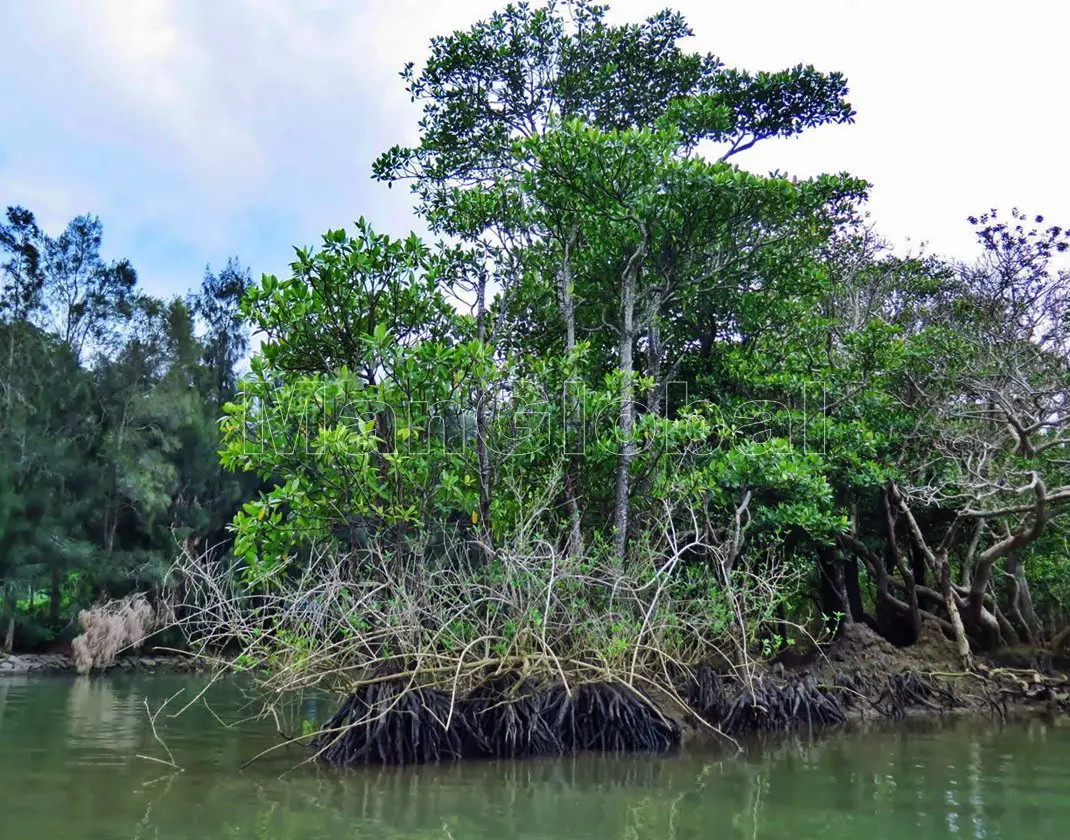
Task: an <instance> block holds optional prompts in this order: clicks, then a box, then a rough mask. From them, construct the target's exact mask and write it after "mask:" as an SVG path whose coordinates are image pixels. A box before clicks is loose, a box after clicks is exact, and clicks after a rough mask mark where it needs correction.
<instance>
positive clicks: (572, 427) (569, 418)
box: [557, 227, 583, 557]
mask: <svg viewBox="0 0 1070 840" xmlns="http://www.w3.org/2000/svg"><path fill="white" fill-rule="evenodd" d="M578 233H579V232H578V230H577V228H576V227H573V228H572V231H571V232H570V233H569V236H568V239H567V241H566V242H565V247H564V254H563V255H562V259H561V267H560V269H558V273H557V300H558V306H559V307H560V309H561V318H562V319H563V320H564V322H565V353H566V355H567V356H568V357H569V358H570V359H571V357H572V354H573V353H574V352H575V350H576V304H575V299H574V298H573V295H572V262H571V252H572V248H573V246H574V245H575V244H576V238H577V236H578ZM565 390H566V392H567V393H566V394H565V395H564V396H565V402H564V408H565V411H566V412H567V415H566V417H565V441H564V443H565V448H566V451H565V506H566V507H567V509H568V531H569V540H568V551H569V554H570V555H572V556H574V557H575V556H579V555H581V554H582V553H583V531H582V528H581V522H580V502H579V483H580V481H579V465H578V464H577V463H576V453H575V451H574V450H573V447H574V445H575V444H576V438H577V435H576V428H577V426H576V414H577V413H578V410H579V407H578V405H577V403H576V399H575V395H574V394H573V391H572V387H571V383H568V382H566V383H565Z"/></svg>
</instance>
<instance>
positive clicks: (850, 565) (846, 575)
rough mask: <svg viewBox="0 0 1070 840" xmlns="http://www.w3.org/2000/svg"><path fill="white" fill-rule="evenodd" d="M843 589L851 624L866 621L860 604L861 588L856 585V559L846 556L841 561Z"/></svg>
mask: <svg viewBox="0 0 1070 840" xmlns="http://www.w3.org/2000/svg"><path fill="white" fill-rule="evenodd" d="M843 588H844V591H845V592H846V593H847V607H848V609H847V613H848V615H849V616H850V619H851V621H852V622H859V623H861V622H864V621H865V620H866V608H865V606H864V605H863V604H862V587H861V586H860V585H859V583H858V558H857V557H855V556H853V555H848V556H847V557H845V558H844V560H843Z"/></svg>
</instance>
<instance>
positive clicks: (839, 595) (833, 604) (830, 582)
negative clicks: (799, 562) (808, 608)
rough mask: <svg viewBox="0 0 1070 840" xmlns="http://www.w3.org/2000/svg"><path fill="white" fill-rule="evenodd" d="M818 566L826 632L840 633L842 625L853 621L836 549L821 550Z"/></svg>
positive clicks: (830, 547) (825, 548) (828, 547)
mask: <svg viewBox="0 0 1070 840" xmlns="http://www.w3.org/2000/svg"><path fill="white" fill-rule="evenodd" d="M817 565H818V568H819V569H820V571H821V585H820V586H819V587H818V593H819V595H820V598H821V612H822V613H823V614H824V617H825V630H826V632H829V633H839V630H840V626H841V623H843V624H849V623H850V621H851V607H850V604H849V603H848V602H847V587H846V585H845V583H844V576H843V565H842V564H841V563H840V561H839V558H838V557H837V556H836V549H835V548H834V547H832V546H822V547H821V548H819V549H818V550H817Z"/></svg>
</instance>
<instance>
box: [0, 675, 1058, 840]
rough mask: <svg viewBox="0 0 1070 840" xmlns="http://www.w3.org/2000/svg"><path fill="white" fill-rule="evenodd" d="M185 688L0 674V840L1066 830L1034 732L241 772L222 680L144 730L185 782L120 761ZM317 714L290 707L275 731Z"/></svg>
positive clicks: (1049, 762)
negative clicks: (734, 750) (177, 713)
mask: <svg viewBox="0 0 1070 840" xmlns="http://www.w3.org/2000/svg"><path fill="white" fill-rule="evenodd" d="M200 687H201V684H200V683H198V682H196V681H195V680H190V679H189V678H178V677H174V678H171V677H165V676H159V675H155V676H152V677H142V678H128V679H125V680H124V679H110V678H109V679H91V680H87V679H81V680H74V679H58V678H51V679H40V678H31V679H28V680H27V679H22V680H0V814H3V827H4V830H3V832H2V835H0V836H3V837H4V838H7V837H13V838H20V840H21V838H29V839H30V840H33V838H38V837H40V838H51V837H55V836H72V837H79V838H150V837H151V838H170V839H171V840H203V838H213V839H214V838H231V837H234V838H239V837H240V838H247V837H248V838H265V840H266V838H271V840H310V839H311V838H328V837H329V838H331V840H339V839H340V838H363V837H375V838H403V837H404V838H432V837H436V838H453V840H462V838H495V839H496V840H497V838H521V840H534V839H535V838H573V837H576V838H592V840H603V838H622V840H624V838H627V840H646V839H647V838H651V840H653V838H658V840H662V838H666V840H677V838H681V839H682V838H698V837H701V838H709V837H711V836H713V837H717V838H749V840H786V838H791V840H807V838H820V840H843V839H845V838H851V840H857V838H859V837H863V836H864V837H867V838H874V840H882V839H883V838H888V840H892V838H894V839H895V840H900V839H901V838H903V837H907V838H910V839H911V840H928V839H929V838H938V837H939V838H947V837H972V838H1014V840H1018V838H1021V837H1026V836H1028V837H1029V838H1030V840H1051V839H1053V838H1059V839H1060V840H1062V838H1064V837H1065V836H1067V835H1066V828H1065V826H1066V825H1068V824H1070V766H1068V756H1070V731H1068V730H1067V728H1066V727H1065V726H1063V725H1060V724H1057V723H1055V722H1051V721H1043V720H1036V721H1032V722H1030V723H1029V724H1027V725H1022V726H1013V727H1007V728H1005V729H995V728H990V727H986V726H980V725H969V724H966V723H962V722H960V723H958V724H955V725H951V726H945V727H937V726H923V727H917V728H913V729H911V730H909V731H908V730H903V729H891V730H889V729H882V728H879V727H873V728H868V729H866V730H864V731H861V732H855V733H837V734H834V735H830V736H829V737H827V738H823V739H818V740H811V739H805V738H803V739H795V740H789V741H777V742H771V743H766V744H753V745H749V746H748V749H747V752H746V754H745V755H743V756H741V757H736V756H734V755H731V754H730V753H727V752H723V753H719V752H710V753H706V754H691V753H689V754H686V755H684V756H681V757H677V758H669V759H662V758H653V757H643V756H625V757H608V756H595V755H584V756H576V757H572V758H568V759H561V760H550V761H529V762H493V761H487V762H471V763H465V764H455V765H441V766H433V767H419V768H366V769H362V770H353V771H328V770H325V769H322V768H316V767H314V766H311V765H308V766H303V767H299V768H298V769H296V770H294V769H293V768H295V767H296V766H297V765H299V764H300V763H301V761H302V760H303V759H304V758H306V757H307V755H306V753H304V752H303V751H301V750H300V749H298V748H295V747H288V748H287V749H285V750H283V751H280V752H278V753H273V754H271V755H270V756H268V757H267V758H266V759H264V760H263V761H261V762H260V763H257V764H254V765H253V767H252V768H250V769H249V770H248V771H246V772H240V770H239V768H240V767H241V766H242V764H243V763H244V762H245V761H246V760H247V759H248V758H250V757H251V756H253V755H255V754H256V753H257V752H259V751H260V750H261V749H263V748H264V747H266V746H268V745H270V744H272V743H275V742H276V741H277V736H276V734H275V724H274V721H256V720H253V721H248V720H247V718H248V716H249V708H248V706H247V700H246V698H245V697H244V696H243V695H242V694H241V692H240V691H239V690H238V688H239V687H238V686H236V685H234V684H226V685H223V686H216V687H214V688H213V689H212V691H211V692H209V695H208V699H209V702H210V704H211V709H208V708H207V707H205V706H204V705H203V704H198V705H195V706H193V707H192V708H190V709H189V710H188V711H187V712H186V713H185V714H184V715H182V716H181V717H180V718H178V719H165V718H164V716H161V718H159V719H158V721H157V723H158V727H159V730H160V734H161V737H163V738H164V739H165V740H166V742H167V744H168V747H169V748H170V749H171V750H172V752H173V753H174V757H175V761H176V763H178V764H179V765H181V766H182V767H183V768H184V772H182V773H173V772H171V771H170V770H169V769H168V768H165V767H163V766H161V765H159V764H157V763H153V762H150V761H146V760H144V759H138V758H137V757H136V756H137V755H138V754H139V753H140V754H143V755H156V754H158V753H159V745H158V744H157V743H156V742H155V739H154V738H153V735H152V730H151V727H150V725H149V720H148V715H147V713H146V711H145V704H146V702H147V703H148V704H149V706H150V707H151V708H158V707H159V705H160V704H161V703H162V702H163V701H164V700H166V699H167V697H169V696H171V695H172V694H174V693H175V692H176V691H178V690H179V689H185V690H186V691H187V692H188V695H189V696H192V695H193V694H195V693H196V691H197V690H199V688H200ZM329 711H330V708H329V705H325V704H324V703H323V702H322V701H321V702H319V703H318V704H317V703H314V702H307V701H303V702H300V703H298V704H296V705H295V708H294V709H293V710H292V723H293V724H294V725H299V724H300V721H301V720H321V719H322V717H323V716H324V715H325V714H329ZM242 721H244V723H241V722H242ZM224 724H226V725H224ZM287 725H289V724H287ZM287 771H292V772H287ZM60 793H62V795H63V799H64V805H63V807H57V804H56V803H57V801H58V799H57V796H58V794H60Z"/></svg>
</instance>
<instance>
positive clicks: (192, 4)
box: [0, 0, 1070, 295]
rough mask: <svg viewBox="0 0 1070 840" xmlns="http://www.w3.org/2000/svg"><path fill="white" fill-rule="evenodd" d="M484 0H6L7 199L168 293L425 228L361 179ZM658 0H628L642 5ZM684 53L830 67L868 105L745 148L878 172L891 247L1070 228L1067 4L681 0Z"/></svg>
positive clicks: (962, 248) (627, 5)
mask: <svg viewBox="0 0 1070 840" xmlns="http://www.w3.org/2000/svg"><path fill="white" fill-rule="evenodd" d="M502 2H504V0H501V1H500V2H492V1H491V0H454V2H442V0H390V2H380V0H367V1H366V2H359V1H358V0H0V32H2V33H4V35H3V38H2V39H0V41H2V48H0V79H3V82H4V84H3V92H2V94H0V207H3V206H7V205H13V204H18V205H22V206H25V207H27V208H28V209H30V210H32V211H34V212H35V213H36V214H37V217H38V220H39V222H40V223H41V224H42V226H43V227H44V228H45V229H46V230H47V231H49V232H50V233H58V232H59V231H60V230H61V229H62V227H63V226H64V225H65V224H66V222H67V221H68V220H69V219H70V218H71V217H73V216H75V215H78V214H81V213H93V214H96V215H98V216H100V217H101V219H102V221H103V223H104V253H105V256H106V257H108V258H111V259H117V258H120V257H128V258H129V259H130V260H131V261H132V262H133V264H134V266H135V267H136V268H137V270H138V273H139V276H140V278H141V280H142V284H143V285H144V287H145V288H146V290H147V291H149V292H151V293H153V294H157V295H170V294H180V293H183V292H185V291H186V290H187V289H189V288H191V287H193V286H196V285H197V284H199V282H200V278H201V276H202V274H203V272H204V268H205V266H206V264H211V265H213V266H215V267H222V265H223V264H224V263H225V261H226V259H227V258H228V257H230V256H237V257H238V258H239V259H241V261H242V262H243V263H245V264H246V265H249V266H250V267H251V269H252V271H253V274H254V276H255V277H259V275H260V274H261V273H263V272H270V273H283V272H285V271H286V267H287V265H288V263H289V261H290V259H291V255H292V251H293V247H294V246H309V245H314V244H316V243H317V242H318V240H319V237H320V235H321V234H322V233H323V232H324V231H325V230H327V229H328V228H337V227H342V226H346V225H350V224H351V223H352V222H353V221H354V220H356V219H357V218H359V217H361V216H364V217H366V218H368V219H369V220H370V221H371V222H372V223H373V225H374V226H375V227H376V228H377V229H378V230H380V231H383V232H386V233H391V234H396V235H400V234H404V233H407V232H408V231H409V230H410V229H411V228H414V227H415V228H417V229H419V223H418V220H416V219H415V218H414V217H413V216H412V214H411V209H410V208H411V202H410V197H409V195H408V193H407V191H406V190H405V189H404V188H400V189H399V188H395V189H393V190H389V189H387V187H386V186H385V185H383V184H379V183H376V182H374V181H373V180H372V179H371V163H372V161H373V160H374V159H375V157H376V156H377V155H378V154H379V153H380V152H382V151H384V150H385V149H387V148H389V147H390V146H392V145H395V144H403V145H404V144H411V143H413V142H414V141H415V140H416V123H417V120H418V118H419V107H418V105H414V104H413V103H411V102H410V101H409V97H408V96H407V95H406V93H405V91H404V87H403V84H402V81H401V79H400V78H399V76H398V71H400V69H401V68H402V66H403V65H404V63H405V62H406V61H415V62H416V63H417V65H419V64H420V63H421V61H422V59H423V58H424V57H425V56H426V53H427V43H428V40H429V39H430V38H431V37H432V36H434V35H437V34H443V33H447V32H450V31H452V30H455V29H458V28H465V27H467V26H468V25H469V24H471V23H472V22H474V21H475V20H478V19H480V18H483V17H485V16H486V15H487V14H488V13H489V12H491V11H492V10H493V9H495V8H497V7H498V6H500V5H502ZM666 4H667V3H666V0H649V1H648V0H617V2H615V3H612V4H611V5H612V13H611V18H612V19H613V20H615V21H618V22H623V21H625V20H638V19H641V18H643V17H645V16H647V15H649V14H651V13H653V12H655V11H657V10H658V9H660V8H662V7H664V6H665V5H666ZM671 5H672V6H673V7H674V8H677V9H679V10H680V11H682V12H683V13H684V14H685V16H686V17H687V18H688V20H689V21H690V23H691V25H692V28H693V29H694V30H695V34H696V37H694V38H693V39H691V42H690V46H691V48H692V49H694V50H696V51H701V52H707V51H709V52H713V53H715V54H716V55H718V56H720V57H721V58H722V60H724V61H725V62H726V63H727V64H728V65H730V66H737V67H741V68H744V69H748V70H761V69H767V70H776V69H782V68H784V67H787V66H791V65H794V64H797V63H806V64H814V65H815V66H817V67H818V68H819V69H822V70H839V71H841V72H843V73H844V74H845V75H846V76H847V78H848V81H849V83H850V87H851V101H852V104H853V105H854V106H855V109H856V110H857V112H858V114H857V120H856V122H855V124H854V125H850V126H827V127H823V128H821V129H817V130H814V131H812V132H808V133H806V134H805V135H803V136H802V137H800V138H796V139H792V140H784V141H781V140H778V141H769V142H767V143H766V144H764V145H761V146H759V147H757V148H755V149H753V150H751V151H750V152H748V153H746V154H745V155H742V156H740V157H739V158H738V159H737V160H738V162H739V163H740V164H741V165H743V166H745V167H747V168H749V169H753V170H755V171H760V172H765V171H769V170H772V169H780V170H782V171H787V172H790V173H793V174H797V175H799V176H807V175H811V174H817V173H819V172H823V171H831V172H840V171H848V172H850V173H852V174H854V175H857V176H859V177H863V178H866V179H867V180H869V181H871V182H872V183H873V190H872V199H871V201H870V205H869V211H870V213H871V216H872V218H873V220H874V221H875V223H876V224H877V226H878V228H879V229H880V230H881V231H882V232H883V233H884V234H885V235H886V236H887V237H888V238H889V239H890V240H891V241H893V242H894V243H896V244H897V245H898V246H899V247H900V248H901V249H914V250H917V249H918V248H919V247H921V246H922V245H923V243H927V248H928V250H930V251H936V252H939V253H945V254H950V255H952V256H957V257H961V258H969V257H970V255H971V254H972V253H973V249H972V242H973V239H972V234H971V232H970V227H969V225H968V224H967V223H966V221H965V219H966V216H968V215H970V214H974V213H980V212H983V211H984V210H986V209H988V208H990V207H998V208H1003V209H1009V208H1010V207H1012V206H1018V207H1020V208H1021V209H1022V210H1024V211H1026V212H1029V213H1043V214H1045V215H1046V216H1047V218H1048V219H1049V220H1050V221H1052V222H1055V223H1059V224H1062V225H1064V226H1070V175H1068V174H1067V169H1066V150H1067V141H1066V138H1067V136H1068V129H1070V120H1068V114H1070V110H1068V108H1067V92H1068V90H1070V77H1068V74H1067V72H1066V69H1067V68H1066V65H1065V62H1064V60H1063V59H1062V56H1063V55H1064V54H1065V50H1066V44H1067V36H1066V31H1067V24H1070V9H1068V8H1066V7H1065V6H1064V4H1062V3H1056V2H1053V1H1052V0H1017V2H1014V3H1008V2H990V1H989V0H927V1H926V2H919V1H918V0H899V2H896V3H878V2H864V1H863V0H806V2H800V0H751V2H746V3H740V2H719V1H718V0H676V2H673V3H671Z"/></svg>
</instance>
